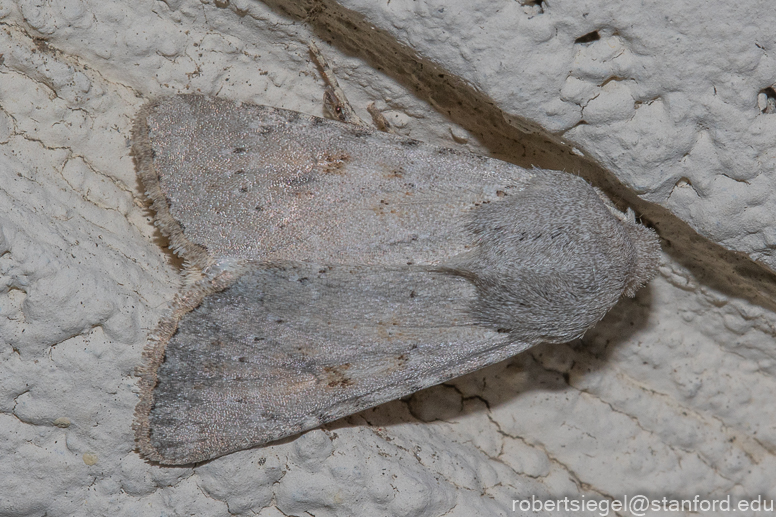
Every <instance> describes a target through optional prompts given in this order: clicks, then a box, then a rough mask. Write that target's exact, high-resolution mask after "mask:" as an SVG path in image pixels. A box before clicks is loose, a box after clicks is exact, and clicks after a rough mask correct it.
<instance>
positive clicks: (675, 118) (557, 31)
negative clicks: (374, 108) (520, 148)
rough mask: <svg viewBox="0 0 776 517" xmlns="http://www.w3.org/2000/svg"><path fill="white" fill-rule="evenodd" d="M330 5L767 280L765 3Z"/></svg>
mask: <svg viewBox="0 0 776 517" xmlns="http://www.w3.org/2000/svg"><path fill="white" fill-rule="evenodd" d="M339 3H340V4H342V5H343V6H345V7H346V8H348V9H352V10H354V11H356V12H358V13H360V14H362V15H364V16H365V17H366V18H367V19H368V20H369V22H370V23H371V24H373V25H374V26H376V27H378V28H380V29H382V30H385V31H387V32H388V33H389V34H390V35H391V36H392V37H394V38H395V39H396V40H398V41H399V42H401V43H403V44H405V45H407V46H409V47H411V48H412V49H413V50H414V51H415V52H417V53H418V54H419V55H421V56H423V57H424V58H426V59H428V60H429V61H432V62H435V63H439V64H440V65H442V66H443V67H444V68H445V69H446V70H447V71H448V72H450V73H452V74H453V75H455V76H457V77H459V78H461V79H463V80H464V81H466V82H468V83H470V84H471V85H472V87H473V88H474V89H476V90H477V91H479V92H481V93H482V94H483V95H485V96H486V97H489V98H490V99H492V100H493V102H494V103H495V104H496V105H497V106H498V107H499V109H500V110H502V111H503V112H504V113H505V117H506V118H507V119H508V120H513V121H514V123H515V124H516V125H518V127H525V124H524V121H526V120H528V121H530V122H531V123H533V124H538V125H539V126H541V128H542V129H543V130H544V131H546V132H551V133H553V134H554V135H556V136H557V137H560V138H562V139H565V140H566V141H568V142H569V143H570V144H572V145H574V146H576V147H577V148H579V149H582V150H583V151H584V152H585V153H586V154H587V155H588V156H590V157H592V158H594V159H595V160H597V161H598V162H599V163H601V164H602V165H603V166H604V167H606V168H607V169H608V170H610V171H611V172H613V173H614V174H615V175H616V176H617V177H618V178H619V179H620V181H622V182H623V183H625V185H626V186H628V187H629V188H630V189H632V190H633V191H635V192H636V193H637V194H638V195H639V196H641V197H642V199H645V200H647V201H650V202H653V203H659V204H661V205H663V206H665V207H667V208H669V209H670V210H671V211H672V212H673V213H674V214H676V215H677V216H679V217H680V218H682V219H683V220H684V221H686V222H687V223H689V224H690V226H692V227H693V228H694V229H695V230H696V231H698V232H699V233H700V234H701V235H703V236H705V237H707V238H709V239H711V240H714V241H716V242H718V243H720V244H722V245H724V246H726V247H727V248H729V249H731V250H736V251H742V252H745V253H747V254H748V255H749V256H750V257H751V258H753V259H754V260H757V261H759V262H761V263H763V264H766V265H767V266H768V267H769V268H771V269H773V270H776V219H775V218H774V217H773V214H774V213H776V147H775V146H774V138H773V135H774V134H776V110H774V105H775V103H776V92H775V91H774V88H773V86H774V84H776V32H774V30H773V27H774V24H776V13H774V10H773V4H772V3H771V2H770V1H769V0H757V1H752V2H746V3H745V4H729V3H717V2H708V1H706V0H683V1H681V2H662V1H651V2H639V1H626V2H602V1H600V0H548V1H542V0H540V1H537V0H519V1H511V2H492V1H489V0H475V1H473V2H460V3H455V4H452V5H451V4H450V3H449V2H446V1H444V0H432V1H430V2H414V1H412V0H392V1H391V2H373V1H370V0H342V1H341V2H339ZM723 19H724V20H725V21H724V23H722V22H721V20H723Z"/></svg>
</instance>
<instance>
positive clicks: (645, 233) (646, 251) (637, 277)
mask: <svg viewBox="0 0 776 517" xmlns="http://www.w3.org/2000/svg"><path fill="white" fill-rule="evenodd" d="M621 222H622V226H623V227H624V228H625V231H626V232H627V233H628V237H629V238H630V241H631V244H632V245H633V248H634V252H635V257H634V261H633V270H632V271H631V274H630V275H629V277H628V279H627V282H626V284H625V289H624V290H623V293H622V294H623V296H627V297H628V298H633V297H634V296H635V295H636V291H638V290H639V289H641V287H642V286H643V285H644V284H646V283H647V282H649V281H650V280H652V279H653V278H654V277H655V275H657V266H658V264H659V263H660V241H659V240H658V237H657V233H655V231H654V230H652V229H651V228H647V227H646V226H642V225H640V224H638V223H637V222H636V221H635V220H633V221H628V220H623V221H621Z"/></svg>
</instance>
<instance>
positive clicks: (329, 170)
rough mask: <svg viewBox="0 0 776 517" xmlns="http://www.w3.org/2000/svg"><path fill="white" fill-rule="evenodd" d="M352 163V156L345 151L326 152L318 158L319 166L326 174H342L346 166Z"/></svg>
mask: <svg viewBox="0 0 776 517" xmlns="http://www.w3.org/2000/svg"><path fill="white" fill-rule="evenodd" d="M349 161H350V155H349V154H348V153H346V152H345V151H336V152H328V151H327V152H325V153H323V155H322V156H321V157H320V158H318V166H319V167H321V169H322V170H323V173H324V174H341V173H342V172H344V170H345V164H346V163H347V162H349Z"/></svg>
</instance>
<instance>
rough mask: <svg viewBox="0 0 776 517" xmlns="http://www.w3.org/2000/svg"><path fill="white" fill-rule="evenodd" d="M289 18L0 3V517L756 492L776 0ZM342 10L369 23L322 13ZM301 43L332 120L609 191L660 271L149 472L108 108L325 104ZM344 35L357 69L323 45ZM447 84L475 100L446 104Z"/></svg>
mask: <svg viewBox="0 0 776 517" xmlns="http://www.w3.org/2000/svg"><path fill="white" fill-rule="evenodd" d="M524 4H525V5H524ZM283 5H284V3H283V2H275V3H272V5H271V6H268V5H266V4H264V3H261V2H258V1H248V0H239V1H231V2H230V1H229V0H225V1H224V2H216V3H212V2H210V3H208V2H198V1H195V0H169V1H168V2H166V3H164V2H158V1H151V0H139V1H136V2H115V1H114V2H106V1H93V0H88V1H86V0H85V1H80V0H54V1H51V2H42V1H36V0H18V1H16V2H4V3H2V4H0V23H1V25H0V53H2V64H1V65H0V108H1V109H0V150H2V153H0V160H1V161H0V275H2V276H1V277H0V278H2V283H0V514H2V515H9V516H22V515H43V514H44V513H45V514H46V515H48V516H60V515H61V516H66V515H189V514H192V515H193V514H196V515H228V514H229V513H231V514H246V515H250V514H252V513H253V514H256V513H258V514H259V515H262V516H279V515H306V514H305V513H304V512H309V514H313V515H316V516H318V517H320V516H326V515H331V516H334V515H338V516H347V515H353V516H360V515H417V516H432V515H434V516H435V515H448V516H452V515H456V516H458V515H460V516H471V515H511V514H512V512H511V501H512V499H515V498H523V497H530V496H531V495H536V496H538V497H550V496H564V495H569V496H580V497H581V495H585V496H586V497H587V498H594V497H616V498H621V497H622V496H624V495H626V494H628V495H636V494H639V493H644V494H648V495H653V496H659V497H662V496H681V497H692V496H694V495H696V494H697V495H700V496H701V497H705V498H713V497H724V496H726V495H731V496H732V497H733V498H753V497H756V496H757V495H762V496H764V497H768V498H776V490H775V489H774V488H773V486H774V485H773V473H774V472H776V458H775V457H774V453H776V406H774V404H773V402H772V400H773V398H772V394H773V393H774V392H776V362H775V361H774V358H776V345H775V344H774V342H775V340H774V334H776V312H775V311H774V308H775V307H776V303H774V298H773V295H772V293H773V292H774V290H773V289H772V286H773V280H772V278H771V277H769V276H768V275H767V274H766V273H758V274H757V275H756V276H754V277H753V276H752V274H751V271H756V270H757V268H752V267H751V265H750V264H746V262H747V261H749V258H751V259H754V260H757V261H760V262H761V263H762V264H765V265H766V266H768V267H770V268H772V269H776V256H775V255H774V254H773V247H774V245H776V216H774V214H776V207H775V206H774V205H775V204H776V188H774V185H773V183H774V181H776V179H775V176H774V165H775V164H776V155H775V154H774V148H775V147H774V145H773V144H774V135H776V114H774V113H771V112H772V111H774V105H776V100H774V99H773V98H772V97H773V96H774V94H773V91H772V90H768V88H769V87H771V86H772V85H773V84H774V83H776V41H775V39H776V36H775V34H776V33H774V32H773V27H774V26H776V11H774V10H773V9H772V6H771V4H770V2H768V1H767V0H760V1H752V2H747V3H738V4H735V5H731V4H730V3H727V2H704V1H700V0H685V1H683V2H673V1H668V0H655V1H652V2H650V3H648V4H645V3H644V2H636V1H627V2H604V1H602V0H595V1H593V0H590V1H570V0H554V1H545V2H526V1H523V2H513V1H503V2H492V1H490V2H485V1H482V2H441V1H439V2H434V3H432V2H411V1H409V0H391V1H390V2H381V3H375V2H366V1H363V2H361V1H351V2H347V1H343V2H340V5H342V6H344V9H349V10H352V11H350V12H348V11H346V10H344V9H343V10H338V8H336V6H332V5H328V4H326V5H323V4H314V7H315V6H317V7H318V9H316V10H314V11H313V12H312V13H308V14H309V16H308V17H307V18H301V17H300V13H302V14H304V13H303V10H302V9H300V8H298V5H297V4H295V5H286V8H287V9H288V11H289V14H287V13H286V12H284V9H283ZM337 16H341V17H345V18H348V17H350V19H352V20H355V21H359V20H360V21H361V22H362V23H366V24H367V25H372V26H374V28H375V29H374V38H373V39H372V38H371V37H370V34H366V35H365V34H364V32H363V28H361V29H359V28H358V26H348V25H347V24H340V25H337V24H331V25H326V23H327V19H328V18H327V17H332V18H336V17H337ZM327 27H329V28H332V30H333V31H334V32H328V29H327ZM348 27H350V29H348ZM354 27H355V28H354ZM349 31H351V32H349ZM358 31H361V32H360V33H359V34H356V32H358ZM593 32H597V37H598V39H595V37H588V38H587V40H590V41H587V42H585V41H582V42H576V43H575V40H577V39H578V38H580V37H581V36H585V35H587V34H590V33H593ZM311 38H312V39H318V40H320V39H323V40H333V42H334V46H333V47H329V46H325V45H322V49H323V51H324V52H325V53H326V55H327V56H328V57H329V59H330V60H331V61H332V62H333V63H334V65H335V70H336V71H337V73H338V77H339V79H340V81H341V83H343V88H344V89H345V91H346V93H348V94H349V97H350V100H351V102H352V103H353V104H354V106H355V107H356V108H357V109H361V110H363V108H364V107H365V106H366V104H367V103H368V102H369V101H377V102H378V106H380V107H382V108H386V109H387V110H388V115H389V116H391V117H392V118H393V120H394V121H396V122H397V124H398V126H399V129H400V131H402V132H404V133H405V134H408V135H411V136H412V137H414V138H418V139H420V140H425V141H429V142H433V143H436V144H442V145H447V146H453V147H461V148H469V149H472V150H474V151H477V152H482V153H488V152H490V151H497V152H498V154H499V155H500V156H505V157H507V158H510V159H512V160H514V161H515V162H517V163H519V164H520V165H524V166H528V165H531V164H535V165H537V166H554V167H556V168H566V169H567V170H569V171H575V170H577V168H579V169H584V171H583V172H585V171H587V172H589V176H590V177H591V178H593V179H596V178H598V179H600V180H601V181H602V183H601V184H602V185H604V184H605V183H606V182H611V181H614V180H619V181H620V182H621V183H622V184H623V185H624V186H625V187H627V188H628V189H630V190H632V191H633V192H635V193H636V194H637V195H638V196H640V198H641V199H642V201H640V202H642V205H640V206H641V207H642V209H644V210H645V212H647V215H648V216H650V217H651V218H652V219H654V220H655V221H656V223H658V224H657V226H658V228H661V225H662V226H664V227H666V228H669V227H672V228H673V227H677V226H681V223H682V221H684V222H685V223H687V225H689V227H688V228H687V229H686V230H685V231H683V232H682V231H679V232H678V233H675V234H671V242H668V241H666V242H664V245H665V248H666V250H667V251H668V252H669V254H667V255H665V256H664V258H663V264H662V266H661V276H660V277H658V278H657V279H656V280H655V281H653V282H652V283H651V284H650V286H649V287H648V288H645V289H643V290H642V291H641V292H640V293H639V295H638V296H637V297H636V298H635V299H634V300H623V301H621V303H620V304H618V306H617V307H615V309H614V310H613V311H612V312H611V313H610V314H609V315H608V316H607V317H606V318H605V319H604V320H603V321H602V322H601V323H600V324H599V325H598V326H597V327H596V328H595V329H593V330H592V331H590V332H588V334H587V335H586V336H585V338H584V339H583V340H581V341H579V342H575V343H571V344H569V345H560V346H541V347H537V348H535V349H533V350H532V351H529V352H528V353H526V354H523V355H522V356H519V357H517V358H515V359H514V360H512V361H508V362H506V363H502V364H499V365H495V366H493V367H490V368H487V369H485V370H483V371H481V372H477V373H475V374H472V375H469V376H467V377H465V378H462V379H458V380H455V381H453V382H451V383H448V384H447V385H444V386H440V387H436V388H433V389H430V390H426V391H424V392H421V393H419V394H417V395H415V396H413V397H411V398H410V399H409V400H407V401H396V402H392V403H389V404H386V405H384V406H381V407H379V408H376V409H374V410H370V411H366V412H364V413H361V414H359V415H356V416H354V417H351V418H348V419H345V420H344V421H341V422H338V423H336V424H334V425H331V426H328V427H327V428H326V429H325V430H323V431H321V430H316V431H312V432H310V433H307V434H305V435H303V436H302V437H299V438H296V439H290V440H286V441H284V442H282V443H280V444H278V445H274V446H270V447H264V448H258V449H253V450H249V451H244V452H241V453H237V454H233V455H230V456H226V457H223V458H220V459H217V460H214V461H212V462H209V463H207V464H205V465H202V466H200V467H197V468H195V469H190V468H159V467H156V466H152V465H149V464H147V463H145V462H144V461H143V460H141V459H140V457H139V456H138V455H137V454H136V453H135V452H133V447H134V443H133V437H132V432H131V421H132V411H133V409H134V405H135V403H136V401H137V393H136V379H135V377H134V376H133V371H134V368H135V367H136V366H137V365H138V364H139V363H140V354H141V351H142V348H143V345H144V343H145V338H146V336H147V334H148V332H149V331H150V330H151V329H152V328H153V327H154V325H155V324H156V322H157V320H158V318H159V316H160V315H161V314H162V313H163V311H164V308H165V307H166V304H167V302H168V301H169V300H170V299H171V298H172V296H173V295H174V293H175V292H176V289H177V287H178V285H179V279H178V269H176V266H177V263H176V261H175V260H174V258H173V257H171V256H170V255H169V253H166V252H165V250H164V248H163V246H164V241H163V239H162V238H161V237H160V235H159V234H158V232H157V231H156V230H155V228H154V227H153V226H152V224H151V216H152V214H151V213H150V212H149V211H148V210H147V209H146V206H145V201H144V200H143V197H142V194H141V192H140V187H139V183H138V181H137V178H136V175H135V170H134V166H133V163H132V160H131V158H130V156H129V153H128V151H129V129H130V127H131V121H132V119H133V117H134V115H135V113H136V112H137V110H138V108H139V106H140V105H141V104H142V103H143V101H144V99H146V98H148V97H149V96H152V95H159V94H163V93H175V92H187V91H188V92H201V93H206V94H211V95H220V96H223V97H227V98H231V99H235V100H250V101H252V102H256V103H260V104H268V105H273V106H278V107H284V108H289V109H295V110H298V111H303V112H306V113H310V114H314V115H320V114H321V103H320V98H321V95H322V83H321V81H320V78H319V76H318V73H317V71H316V69H315V67H314V66H313V64H312V63H311V62H310V61H309V57H308V54H307V51H306V41H307V40H309V39H311ZM370 41H374V43H373V44H372V45H371V46H370V44H369V42H370ZM386 41H387V42H389V43H388V44H385V43H384V42H386ZM353 42H358V43H359V44H360V45H362V46H363V47H364V48H363V50H364V52H365V54H367V55H371V56H373V59H372V60H370V61H369V62H365V61H361V60H360V59H359V58H358V57H356V56H354V55H346V54H344V53H342V50H343V49H346V48H350V46H349V45H351V44H353ZM390 42H393V43H394V44H395V45H396V47H393V46H391V44H390ZM396 48H406V49H411V51H414V52H416V53H417V56H415V57H416V58H417V60H420V61H422V62H423V63H424V67H423V68H421V67H415V68H413V67H412V62H411V60H409V59H408V58H407V57H401V56H400V57H398V58H397V57H396V54H395V52H394V50H395V49H396ZM381 53H384V54H385V59H386V60H385V62H384V65H383V66H382V68H384V71H385V73H382V72H379V71H378V70H377V69H376V67H375V65H379V64H380V62H381V61H380V56H381ZM405 65H406V66H405ZM429 66H436V67H438V68H439V69H440V70H443V71H444V72H445V74H446V75H447V76H448V77H447V78H445V79H444V81H445V84H442V80H443V78H439V80H440V84H439V85H438V90H437V89H436V86H435V84H434V83H433V82H429V81H432V78H429V77H421V83H422V84H423V85H424V86H422V87H421V88H420V89H419V91H418V93H417V94H415V93H413V92H412V91H410V90H409V89H408V88H407V86H408V85H412V84H415V81H416V80H417V79H418V77H419V76H420V75H422V74H423V73H428V70H429ZM424 71H425V72H424ZM438 75H439V74H437V75H435V76H434V77H437V76H438ZM443 75H444V74H443ZM450 78H452V79H450ZM424 81H425V82H424ZM450 84H452V85H453V86H450ZM444 88H452V89H453V90H455V91H457V92H458V93H459V94H460V95H461V96H462V98H464V100H465V99H469V100H470V102H471V105H472V106H471V107H470V106H465V108H461V110H462V111H461V110H459V111H456V110H455V108H454V107H453V108H450V107H449V106H447V107H446V105H445V101H446V100H448V97H449V95H450V94H449V92H448V93H445V95H447V96H448V97H443V96H439V92H440V91H442V90H444ZM456 89H457V90H456ZM445 91H447V90H445ZM453 93H455V92H453ZM426 99H431V104H429V103H427V102H426ZM432 106H437V107H439V109H434V108H433V107H432ZM467 110H469V111H467ZM493 113H496V114H497V115H498V116H500V117H503V118H504V119H506V120H508V121H509V122H510V123H511V124H512V125H515V126H518V127H520V128H524V129H529V130H530V131H535V132H536V133H535V134H533V135H528V136H525V137H524V138H521V139H520V140H519V141H518V142H514V143H513V149H514V150H513V151H512V152H510V151H509V150H504V145H505V144H504V141H503V140H499V139H498V138H497V137H496V136H493V135H491V136H490V137H489V136H488V133H487V131H486V132H485V136H483V137H482V138H481V139H478V138H477V134H478V132H479V130H482V129H483V127H484V126H485V125H486V123H487V121H488V119H487V117H488V116H492V114H493ZM488 114H489V115H488ZM448 115H449V117H448ZM365 118H368V117H365ZM453 121H455V122H458V123H459V124H456V123H454V122H453ZM582 121H584V122H585V123H584V124H583V123H582ZM511 136H514V135H510V137H511ZM507 147H509V146H507ZM578 154H582V155H584V156H586V157H589V158H592V159H594V160H595V161H597V162H598V164H599V165H601V166H602V167H597V166H596V165H595V164H593V165H590V164H589V163H588V162H585V161H580V159H579V157H578V156H577V155H578ZM591 171H592V172H591ZM633 199H634V200H636V201H638V198H636V197H635V196H634V197H633ZM650 203H653V204H654V205H651V204H650ZM658 205H660V206H662V207H664V208H667V209H669V210H670V211H671V212H672V213H673V215H671V214H670V213H667V212H666V211H660V210H659V209H658ZM650 207H652V208H654V210H653V211H652V212H650V209H651V208H650ZM689 228H694V229H695V230H697V231H698V233H699V234H701V235H702V236H703V237H705V238H706V239H709V241H710V242H714V243H717V244H720V245H722V246H724V247H726V248H728V249H730V250H733V251H738V252H743V254H744V257H745V260H744V261H743V263H744V264H745V265H746V266H747V267H745V268H742V267H740V266H741V263H739V264H738V265H736V266H735V267H733V266H731V268H732V269H731V270H732V271H733V273H732V274H733V275H734V276H732V277H730V276H725V277H722V276H720V275H719V274H718V272H717V271H716V270H714V269H713V268H712V270H709V269H708V263H706V264H700V263H696V262H694V261H693V259H692V258H688V259H687V260H683V257H682V256H679V254H677V253H676V251H675V250H676V249H685V248H687V249H691V250H692V249H695V250H696V251H697V249H698V248H697V246H700V245H701V244H703V243H704V239H697V238H695V237H694V236H693V233H692V231H691V230H690V229H689ZM664 237H665V235H664ZM698 243H701V244H698ZM682 246H684V247H685V248H682ZM693 246H696V248H693ZM672 250H673V251H672ZM720 256H721V257H723V259H724V258H725V257H727V258H731V257H732V256H733V255H732V254H728V255H725V254H724V253H723V254H721V255H720ZM747 256H748V257H749V258H746V257H747ZM715 260H722V259H715ZM699 264H700V265H699ZM725 265H726V264H724V263H722V262H720V268H723V267H724V266H725ZM704 268H705V269H704ZM735 271H742V272H743V271H745V272H747V274H746V275H743V274H742V275H741V276H740V278H739V277H735ZM562 514H563V513H562V512H560V513H559V512H553V513H552V515H562ZM569 515H572V514H569ZM575 515H576V514H575ZM677 515H681V514H677Z"/></svg>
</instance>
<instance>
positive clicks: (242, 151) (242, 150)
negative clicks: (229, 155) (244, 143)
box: [232, 147, 245, 154]
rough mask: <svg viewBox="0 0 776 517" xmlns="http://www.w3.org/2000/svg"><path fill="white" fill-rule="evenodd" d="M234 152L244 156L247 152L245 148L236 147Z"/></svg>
mask: <svg viewBox="0 0 776 517" xmlns="http://www.w3.org/2000/svg"><path fill="white" fill-rule="evenodd" d="M232 152H233V153H234V154H242V153H244V152H245V147H235V148H234V149H232Z"/></svg>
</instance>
